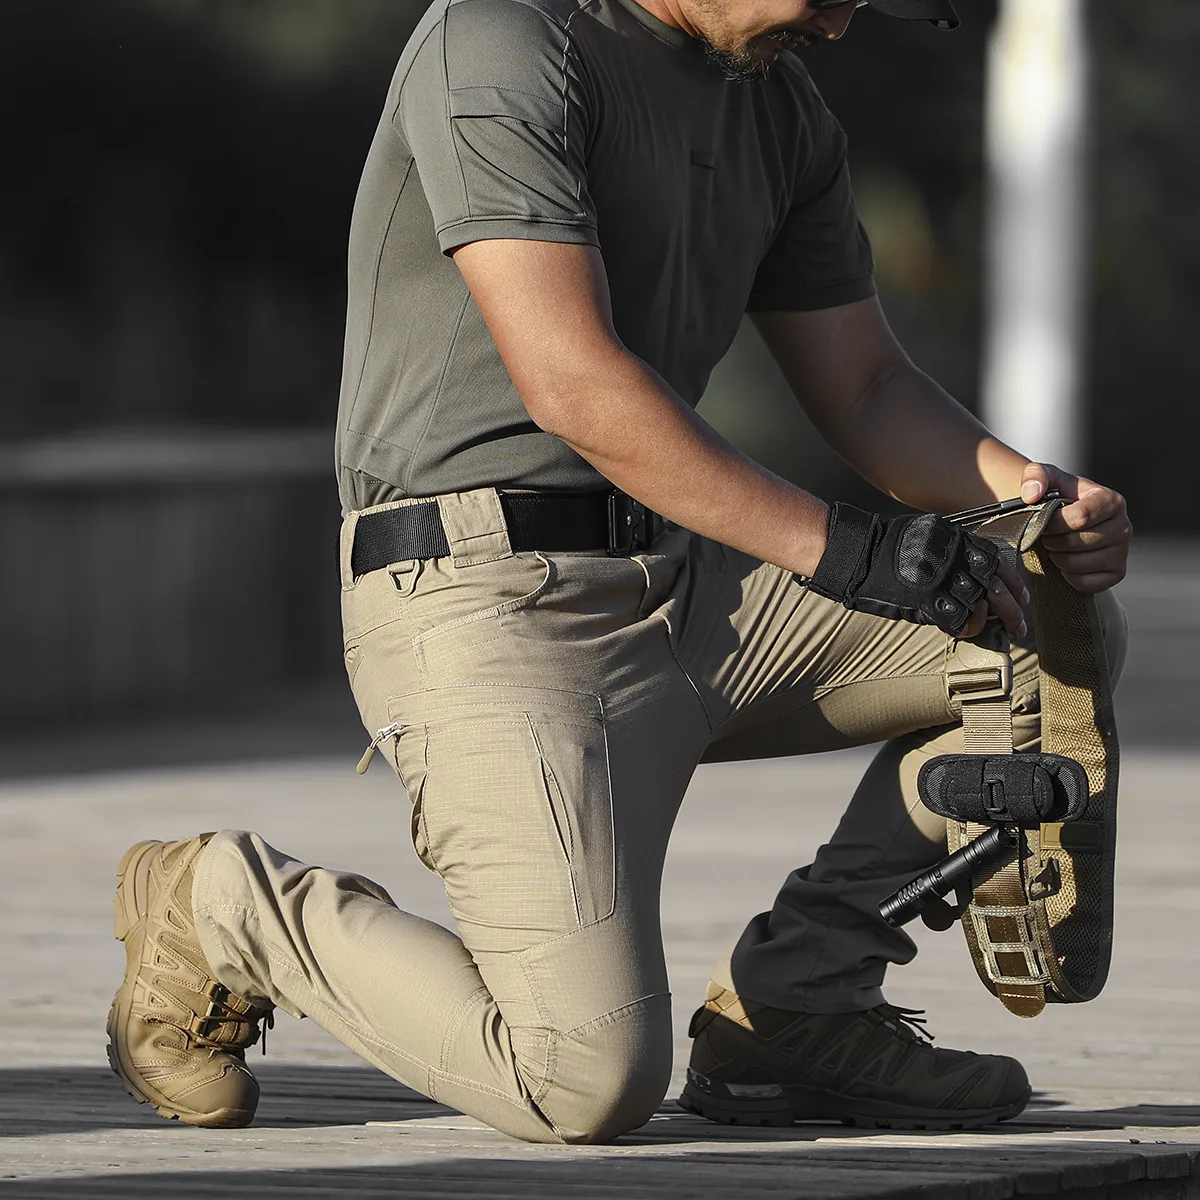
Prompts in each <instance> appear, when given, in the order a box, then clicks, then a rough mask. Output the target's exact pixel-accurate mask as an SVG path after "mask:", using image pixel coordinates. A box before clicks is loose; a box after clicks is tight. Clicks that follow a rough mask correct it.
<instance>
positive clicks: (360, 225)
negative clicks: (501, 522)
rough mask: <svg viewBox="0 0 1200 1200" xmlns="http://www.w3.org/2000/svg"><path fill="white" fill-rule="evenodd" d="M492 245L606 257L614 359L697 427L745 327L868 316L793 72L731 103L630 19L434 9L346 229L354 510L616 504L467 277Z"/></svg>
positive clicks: (343, 435)
mask: <svg viewBox="0 0 1200 1200" xmlns="http://www.w3.org/2000/svg"><path fill="white" fill-rule="evenodd" d="M480 238H531V239H534V240H539V241H552V242H577V243H583V244H586V245H592V246H597V247H599V249H600V251H601V254H602V256H603V259H604V265H605V270H606V272H607V274H608V282H609V288H610V291H611V295H612V306H613V320H614V324H615V327H616V331H617V333H618V335H619V336H620V338H621V341H622V342H623V343H624V345H625V346H626V348H627V349H629V350H630V351H632V352H633V353H634V354H636V355H638V356H639V357H641V358H642V359H643V360H644V361H645V362H647V363H648V364H650V366H652V367H653V368H654V369H655V370H656V371H658V372H659V374H660V375H662V377H663V378H664V379H666V380H667V382H668V383H669V384H670V385H671V386H672V387H673V388H674V389H675V390H676V391H677V392H678V393H679V395H680V396H682V397H683V399H684V400H686V401H687V402H688V403H689V404H693V405H694V404H696V403H697V402H698V401H699V399H700V397H701V395H702V394H703V392H704V389H705V386H706V384H707V382H708V377H709V374H710V372H711V371H712V369H713V367H714V366H715V365H716V364H717V363H718V362H719V361H720V359H721V358H722V356H723V355H724V354H725V352H726V351H727V350H728V349H729V346H730V344H731V343H732V341H733V338H734V335H735V334H736V332H737V329H738V325H739V322H740V320H741V317H742V315H743V313H744V312H746V311H747V310H756V309H757V310H777V311H778V310H792V311H796V310H810V309H819V308H828V307H832V306H834V305H839V304H846V303H849V302H851V301H854V300H860V299H863V298H865V297H867V296H870V295H872V294H873V292H874V283H873V278H872V261H871V251H870V246H869V245H868V242H867V239H866V236H865V234H864V233H863V230H862V227H861V226H860V224H859V221H858V217H857V215H856V213H855V209H854V202H853V198H852V196H851V191H850V180H849V175H848V172H847V169H846V150H845V137H844V135H843V133H842V130H841V128H840V126H839V125H838V123H837V122H836V121H835V120H834V118H833V117H832V115H831V114H830V113H829V110H828V109H827V108H826V107H825V105H824V103H823V102H822V100H821V98H820V96H819V95H818V93H817V90H816V88H815V86H814V85H813V83H812V81H811V80H810V79H809V76H808V73H807V72H806V71H805V69H804V67H803V65H802V64H801V62H800V60H799V59H798V58H796V57H795V56H794V55H792V54H783V55H781V56H780V58H779V60H778V61H777V62H776V64H775V66H774V67H773V69H772V70H771V71H770V73H769V74H768V75H767V76H766V77H765V78H762V79H760V80H756V81H754V82H751V83H745V82H734V81H730V80H727V79H726V78H725V77H724V75H723V74H722V73H721V71H720V69H719V68H718V67H716V66H715V65H714V64H713V63H712V62H711V61H710V60H709V59H708V58H706V56H705V54H704V52H703V49H702V47H701V45H700V43H699V42H698V41H696V40H695V39H694V38H692V37H690V36H689V35H687V34H686V33H683V32H682V31H680V30H676V29H672V28H670V27H669V26H667V25H665V24H663V23H662V22H661V21H659V20H657V19H656V18H655V17H653V16H651V15H650V14H649V13H647V12H646V11H645V10H644V9H643V8H641V7H640V6H639V5H637V4H636V3H635V2H634V0H435V3H434V4H433V6H432V8H430V9H429V11H428V12H427V13H426V14H425V16H424V17H423V19H422V21H421V23H420V25H419V26H418V27H417V29H416V31H415V33H414V34H413V36H412V38H411V40H410V41H409V43H408V45H407V46H406V47H405V49H404V52H403V55H402V56H401V59H400V63H399V66H398V67H397V70H396V74H395V77H394V79H393V81H392V84H391V88H390V90H389V92H388V97H387V104H386V107H385V109H384V113H383V117H382V119H381V121H380V124H379V128H378V130H377V131H376V134H375V139H374V141H373V143H372V145H371V149H370V152H369V154H368V156H367V162H366V167H365V169H364V172H363V177H362V182H361V184H360V186H359V192H358V198H357V201H356V203H355V208H354V217H353V221H352V224H351V231H350V262H349V305H348V319H347V332H346V347H345V359H344V369H343V380H342V392H341V405H340V410H339V416H338V444H337V460H338V472H339V482H340V487H341V496H342V503H343V505H344V506H345V508H346V509H357V508H363V507H365V506H367V505H370V504H377V503H382V502H384V501H387V500H393V499H399V498H402V497H408V496H429V495H436V494H437V493H440V492H451V491H462V490H466V489H469V488H473V487H484V486H495V487H502V488H503V487H509V488H519V489H542V490H553V491H588V490H594V489H599V488H603V487H605V486H607V484H606V481H605V480H604V478H603V477H602V476H601V475H600V474H599V473H598V472H597V471H596V470H595V469H594V468H593V467H592V466H590V465H589V464H588V463H587V462H586V461H585V460H584V459H582V458H581V457H580V456H579V455H577V454H576V453H575V452H574V451H573V450H571V449H570V448H569V447H568V446H567V445H566V444H565V443H564V442H562V441H561V440H559V439H558V438H556V437H554V436H553V435H552V434H548V433H544V432H542V431H541V430H539V429H538V428H537V427H536V426H535V425H534V424H533V422H532V421H531V420H530V419H529V415H528V414H527V412H526V411H525V408H524V405H523V404H522V403H521V399H520V397H519V396H518V394H517V392H516V389H515V388H514V387H513V384H512V382H511V380H510V379H509V377H508V373H507V371H506V370H505V368H504V364H503V362H502V361H501V359H500V355H499V353H498V351H497V350H496V346H495V343H494V342H493V341H492V338H491V335H490V334H489V333H488V331H487V328H486V326H485V325H484V323H483V319H482V318H481V316H480V314H479V311H478V309H477V308H476V306H475V304H474V302H473V301H472V298H471V295H470V293H469V292H468V290H467V288H466V286H465V284H464V283H463V279H462V276H461V275H460V273H459V271H458V269H457V267H456V266H455V265H454V262H453V259H452V258H451V257H450V255H451V253H452V252H453V251H454V250H455V249H456V248H457V247H458V246H461V245H464V244H465V243H467V242H471V241H477V240H478V239H480ZM601 385H602V382H601Z"/></svg>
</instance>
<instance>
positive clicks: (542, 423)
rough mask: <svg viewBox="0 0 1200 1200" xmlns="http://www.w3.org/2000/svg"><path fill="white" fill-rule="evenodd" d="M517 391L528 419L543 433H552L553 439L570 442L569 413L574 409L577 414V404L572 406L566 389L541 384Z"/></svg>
mask: <svg viewBox="0 0 1200 1200" xmlns="http://www.w3.org/2000/svg"><path fill="white" fill-rule="evenodd" d="M518 391H519V394H520V397H521V403H522V404H524V405H525V411H526V412H527V413H528V414H529V419H530V420H531V421H532V422H533V423H534V424H535V425H536V426H537V427H538V428H539V429H540V430H542V432H543V433H552V434H554V435H555V437H560V438H563V439H564V440H570V439H569V436H568V435H569V433H570V431H571V413H572V409H573V408H574V410H575V412H576V414H578V409H579V403H578V401H576V403H575V404H574V405H573V404H572V402H571V396H570V394H569V391H568V389H567V388H566V387H564V386H555V385H554V384H553V383H549V382H541V383H538V384H535V385H533V386H530V385H526V386H525V387H523V388H519V389H518Z"/></svg>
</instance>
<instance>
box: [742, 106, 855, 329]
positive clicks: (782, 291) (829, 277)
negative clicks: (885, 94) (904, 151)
mask: <svg viewBox="0 0 1200 1200" xmlns="http://www.w3.org/2000/svg"><path fill="white" fill-rule="evenodd" d="M814 99H815V100H816V105H815V107H814V109H813V110H812V111H811V118H810V121H809V123H808V125H809V129H810V130H811V131H812V143H811V144H812V146H813V150H812V153H811V154H810V155H809V156H808V159H807V162H806V163H805V164H804V166H803V169H802V173H801V177H800V179H799V180H798V181H797V185H796V189H795V195H794V197H793V200H792V203H791V206H790V207H789V209H788V211H787V213H786V215H785V217H784V220H783V224H782V226H781V227H780V229H779V231H778V232H777V234H776V236H775V239H774V241H773V242H772V244H771V247H770V249H769V250H768V251H767V253H766V255H765V257H764V258H763V260H762V262H761V263H760V264H759V268H758V273H757V274H756V276H755V279H754V285H753V287H752V288H751V292H750V299H749V300H748V302H747V304H746V310H747V311H748V312H807V311H812V310H815V309H821V308H834V307H836V306H837V305H839V304H850V303H852V302H853V301H855V300H865V299H867V298H868V297H870V296H873V295H875V262H874V259H873V257H872V254H871V243H870V241H869V240H868V238H867V233H866V230H865V229H863V227H862V223H861V222H860V221H859V219H858V211H857V209H856V208H855V206H854V195H853V192H852V190H851V187H850V170H849V167H848V166H847V164H846V135H845V133H844V132H843V130H842V127H841V125H839V124H838V122H837V120H836V119H835V118H834V116H833V114H832V113H830V111H829V110H828V109H827V108H826V107H825V105H824V102H823V101H821V100H820V99H819V97H815V93H814Z"/></svg>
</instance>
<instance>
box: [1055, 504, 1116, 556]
mask: <svg viewBox="0 0 1200 1200" xmlns="http://www.w3.org/2000/svg"><path fill="white" fill-rule="evenodd" d="M1132 533H1133V530H1132V528H1131V527H1130V524H1129V518H1128V517H1126V516H1125V515H1124V514H1123V513H1115V514H1113V515H1112V516H1110V517H1108V518H1107V519H1106V520H1103V521H1101V522H1100V523H1099V524H1097V525H1095V526H1093V527H1092V528H1090V529H1083V530H1079V531H1078V532H1070V533H1046V534H1043V535H1042V545H1043V546H1045V547H1046V549H1047V550H1049V551H1051V553H1055V552H1072V551H1077V550H1095V549H1099V548H1100V547H1102V546H1125V545H1128V543H1129V540H1130V537H1131V536H1132Z"/></svg>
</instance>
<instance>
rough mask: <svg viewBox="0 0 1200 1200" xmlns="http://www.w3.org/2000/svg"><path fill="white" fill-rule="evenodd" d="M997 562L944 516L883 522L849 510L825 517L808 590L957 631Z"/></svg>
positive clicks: (987, 547)
mask: <svg viewBox="0 0 1200 1200" xmlns="http://www.w3.org/2000/svg"><path fill="white" fill-rule="evenodd" d="M998 562H999V556H998V555H997V553H996V549H995V547H994V546H993V545H992V544H991V543H990V542H988V541H986V540H984V539H983V538H980V537H976V536H974V534H970V533H967V532H966V531H965V530H963V529H960V528H959V527H958V526H957V525H953V524H951V523H950V522H949V521H947V520H946V519H945V517H936V516H934V515H932V514H931V513H930V514H926V515H924V516H919V517H894V518H893V519H892V520H890V521H885V520H884V519H883V518H882V517H880V516H877V515H876V514H874V513H868V512H863V510H862V509H861V508H855V507H854V506H853V505H852V504H835V505H834V506H833V511H832V512H831V513H830V514H829V545H828V546H827V547H826V548H825V553H824V554H823V555H821V561H820V562H819V563H817V569H816V571H814V572H813V577H812V579H810V580H809V581H808V586H809V589H810V590H811V591H814V592H816V593H817V594H818V595H821V596H827V597H828V598H829V599H830V600H838V601H840V602H841V603H842V604H844V605H845V606H846V607H847V608H850V609H855V610H857V611H858V612H866V613H874V614H875V615H876V616H879V617H891V618H893V619H894V620H898V621H912V622H914V623H915V624H917V625H936V626H937V627H938V628H939V629H942V630H944V631H945V632H946V633H950V634H955V633H958V632H959V631H960V630H961V629H962V628H963V626H964V625H966V623H967V620H968V618H969V617H970V615H971V610H972V609H973V608H974V607H975V605H976V604H977V603H978V601H979V599H980V597H981V596H984V595H986V594H987V590H988V588H989V587H991V584H992V580H993V579H994V578H995V575H996V567H997V565H998Z"/></svg>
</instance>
